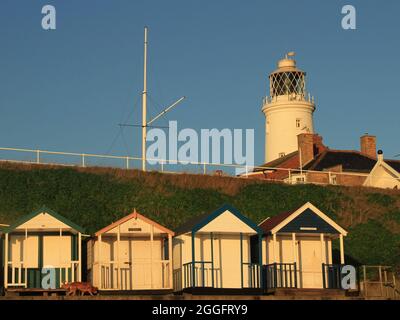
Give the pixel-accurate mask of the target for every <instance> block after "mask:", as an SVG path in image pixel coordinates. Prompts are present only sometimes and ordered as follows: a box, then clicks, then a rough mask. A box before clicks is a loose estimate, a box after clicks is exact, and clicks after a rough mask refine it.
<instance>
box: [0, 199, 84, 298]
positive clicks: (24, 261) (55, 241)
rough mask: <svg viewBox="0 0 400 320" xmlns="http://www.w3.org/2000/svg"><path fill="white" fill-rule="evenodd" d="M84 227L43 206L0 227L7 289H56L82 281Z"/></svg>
mask: <svg viewBox="0 0 400 320" xmlns="http://www.w3.org/2000/svg"><path fill="white" fill-rule="evenodd" d="M83 233H84V231H83V229H82V228H81V227H79V226H78V225H76V224H74V223H73V222H71V221H69V220H68V219H66V218H64V217H63V216H61V215H59V214H58V213H56V212H54V211H53V210H51V209H48V208H46V207H42V208H41V209H39V210H37V211H35V212H32V213H31V214H29V215H26V216H23V217H22V218H21V219H19V220H18V221H16V222H15V223H14V224H12V225H10V226H4V227H2V228H1V229H0V236H1V237H0V238H1V242H2V245H1V249H2V252H3V259H2V281H1V282H2V285H3V287H4V288H5V289H6V290H7V291H29V290H31V291H34V290H42V289H46V290H47V289H58V288H60V286H61V284H62V283H63V282H73V281H81V277H82V274H81V268H82V264H81V263H82V246H81V243H82V241H81V239H82V234H83Z"/></svg>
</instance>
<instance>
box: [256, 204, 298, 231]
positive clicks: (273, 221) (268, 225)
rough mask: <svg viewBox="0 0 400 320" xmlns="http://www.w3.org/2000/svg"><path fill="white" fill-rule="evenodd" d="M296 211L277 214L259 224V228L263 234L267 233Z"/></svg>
mask: <svg viewBox="0 0 400 320" xmlns="http://www.w3.org/2000/svg"><path fill="white" fill-rule="evenodd" d="M297 210H298V209H296V210H292V211H287V212H282V213H279V214H277V215H276V216H273V217H271V218H269V219H267V220H264V221H263V222H261V223H260V224H259V227H260V228H261V229H262V230H263V231H264V232H265V233H268V232H270V231H271V230H272V229H273V228H275V227H276V226H277V225H278V224H280V223H281V222H282V221H283V220H285V219H286V218H287V217H289V216H290V215H292V214H293V213H294V212H295V211H297Z"/></svg>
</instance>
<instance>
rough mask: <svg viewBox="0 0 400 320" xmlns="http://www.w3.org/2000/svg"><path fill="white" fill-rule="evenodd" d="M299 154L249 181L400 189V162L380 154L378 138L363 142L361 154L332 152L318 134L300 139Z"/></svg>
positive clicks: (259, 170)
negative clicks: (256, 179) (259, 180)
mask: <svg viewBox="0 0 400 320" xmlns="http://www.w3.org/2000/svg"><path fill="white" fill-rule="evenodd" d="M297 138H298V150H297V151H294V152H292V153H289V154H287V155H285V156H283V157H281V158H278V159H275V160H273V161H270V162H268V163H265V164H263V165H262V166H260V167H257V168H256V169H254V172H252V173H251V174H250V175H249V177H251V178H258V179H267V180H271V181H281V182H285V183H316V184H338V185H346V186H369V187H378V188H392V189H393V188H396V189H397V188H399V187H400V161H399V160H390V159H384V158H383V153H382V151H381V150H379V151H378V152H377V151H376V137H375V136H371V135H364V136H362V137H361V138H360V151H358V150H336V149H330V148H329V147H327V146H325V145H324V144H323V142H322V137H321V136H319V135H318V134H312V133H302V134H299V135H298V136H297Z"/></svg>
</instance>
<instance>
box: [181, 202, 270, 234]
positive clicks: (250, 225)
mask: <svg viewBox="0 0 400 320" xmlns="http://www.w3.org/2000/svg"><path fill="white" fill-rule="evenodd" d="M227 212H228V214H231V215H232V216H233V219H234V220H233V221H234V222H236V223H241V224H242V226H246V227H247V230H246V228H244V229H243V230H244V231H245V232H246V231H247V232H248V231H250V230H253V232H255V233H258V234H262V233H263V232H262V230H261V228H259V227H258V226H257V224H256V223H254V222H253V221H252V220H250V219H249V218H247V217H246V216H244V215H243V214H242V213H240V212H239V211H238V210H237V209H236V208H234V207H232V206H230V205H224V206H222V207H221V208H219V209H217V210H215V211H214V212H212V213H211V214H204V215H201V216H198V217H195V218H193V219H191V220H189V221H188V222H187V223H185V224H184V225H182V226H181V227H179V228H178V229H177V234H183V233H188V232H194V233H196V232H198V231H204V232H212V231H213V230H211V228H207V225H209V224H211V223H212V222H213V221H214V222H217V224H218V222H222V221H223V220H224V218H225V217H223V216H226V213H227ZM217 231H218V230H217ZM220 231H221V232H232V231H233V232H237V230H235V228H232V227H231V226H230V225H226V224H225V225H224V227H223V228H220Z"/></svg>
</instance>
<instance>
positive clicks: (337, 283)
mask: <svg viewBox="0 0 400 320" xmlns="http://www.w3.org/2000/svg"><path fill="white" fill-rule="evenodd" d="M344 266H345V264H325V263H323V264H322V284H323V288H324V289H344V288H343V286H342V280H343V277H344V276H345V275H346V274H343V273H342V269H343V267H344ZM357 278H359V277H357Z"/></svg>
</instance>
